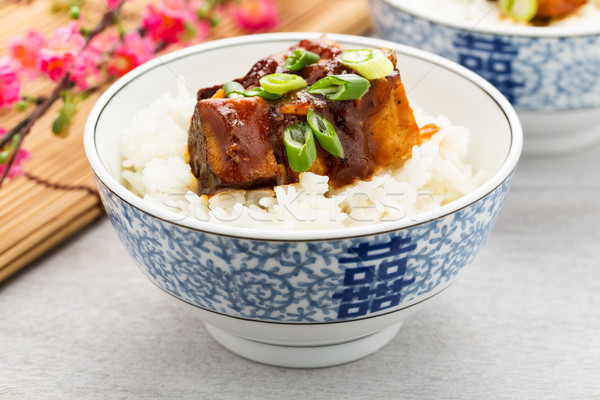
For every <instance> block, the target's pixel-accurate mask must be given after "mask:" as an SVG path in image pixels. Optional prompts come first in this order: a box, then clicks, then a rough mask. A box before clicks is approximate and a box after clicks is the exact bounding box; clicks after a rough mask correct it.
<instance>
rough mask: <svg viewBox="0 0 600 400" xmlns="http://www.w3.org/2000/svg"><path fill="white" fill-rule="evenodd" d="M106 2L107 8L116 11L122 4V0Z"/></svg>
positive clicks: (108, 0)
mask: <svg viewBox="0 0 600 400" xmlns="http://www.w3.org/2000/svg"><path fill="white" fill-rule="evenodd" d="M105 1H106V7H108V8H110V9H111V10H114V9H115V8H117V6H118V5H119V3H120V2H121V0H105Z"/></svg>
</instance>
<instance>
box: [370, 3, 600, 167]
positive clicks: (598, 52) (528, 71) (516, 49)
mask: <svg viewBox="0 0 600 400" xmlns="http://www.w3.org/2000/svg"><path fill="white" fill-rule="evenodd" d="M369 2H370V6H371V14H372V19H373V26H374V28H375V30H376V32H377V33H378V35H379V36H381V37H382V38H384V39H387V40H392V41H395V42H398V43H403V44H407V45H409V46H414V47H417V48H420V49H423V50H426V51H430V52H432V53H435V54H438V55H440V56H442V57H445V58H448V59H450V60H453V61H455V62H457V63H459V64H461V65H463V66H465V67H467V68H469V69H470V70H472V71H474V72H476V73H478V74H479V75H481V76H483V77H484V78H485V79H487V80H488V81H489V82H491V83H492V84H494V86H495V87H496V88H497V89H499V90H500V91H501V92H502V93H503V94H504V95H505V96H506V98H508V99H509V100H510V102H511V103H512V105H513V106H514V107H515V108H516V110H517V113H518V115H519V117H520V119H521V122H522V123H523V130H524V132H525V147H524V151H525V152H526V153H529V154H542V155H545V154H554V153H566V152H571V151H574V150H578V149H582V148H585V147H586V146H588V145H590V144H592V143H596V142H599V141H600V25H593V26H560V27H529V26H517V25H508V24H489V23H488V24H486V23H483V22H481V21H472V22H471V21H464V20H463V21H461V20H456V19H453V18H451V17H450V16H445V15H440V14H436V13H432V12H430V11H427V10H425V9H423V7H422V6H420V4H419V2H418V1H414V2H407V1H400V0H369ZM492 8H493V3H490V9H492ZM491 12H497V11H496V10H493V9H492V11H491ZM598 12H599V13H600V10H599V11H598ZM462 99H464V96H459V99H458V101H468V99H464V100H462Z"/></svg>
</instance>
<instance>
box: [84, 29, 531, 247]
mask: <svg viewBox="0 0 600 400" xmlns="http://www.w3.org/2000/svg"><path fill="white" fill-rule="evenodd" d="M323 34H326V35H327V36H328V37H330V38H332V39H334V40H336V41H338V42H347V43H351V44H352V45H357V46H365V47H388V48H392V49H394V50H395V51H397V52H398V53H401V54H403V55H406V56H409V57H415V58H418V59H421V60H423V61H426V62H429V63H431V64H433V66H434V67H442V68H445V69H447V70H449V71H450V72H453V73H455V74H457V75H459V76H460V77H461V78H464V79H466V80H468V81H470V82H471V83H472V84H474V85H476V86H478V87H479V88H480V89H481V90H482V91H483V92H484V93H485V94H486V95H487V96H489V97H490V98H491V100H492V101H494V102H495V103H496V104H497V105H498V107H499V109H500V111H501V112H502V113H503V114H504V116H505V118H506V120H507V122H508V125H509V130H510V134H511V140H510V147H509V150H508V153H507V155H506V157H505V159H504V161H503V163H502V165H501V166H500V168H498V170H497V171H496V172H495V173H494V174H493V175H492V176H491V177H490V178H489V179H488V180H487V181H486V182H485V183H484V184H483V185H481V186H479V187H478V188H477V189H476V190H475V191H473V192H472V193H469V194H468V195H466V196H463V197H461V198H460V199H458V200H455V201H452V202H450V203H448V204H446V205H443V206H441V207H438V208H437V209H435V210H433V211H431V212H427V213H421V214H418V215H415V216H412V217H407V218H403V219H401V220H397V221H386V222H379V223H375V224H369V225H364V226H358V227H351V228H338V229H325V230H314V229H311V230H283V229H257V228H242V227H235V226H230V225H226V224H218V223H215V222H209V221H201V220H198V219H195V218H192V217H182V216H181V215H179V214H177V213H174V212H172V211H168V210H166V209H163V208H161V207H158V206H155V205H153V204H150V203H149V202H147V201H145V200H143V199H142V198H141V197H138V196H137V195H135V194H133V193H132V192H131V191H129V190H128V189H126V188H125V187H124V186H123V185H122V184H121V183H120V182H119V181H118V180H117V179H115V177H113V176H112V175H111V173H110V172H109V171H108V169H107V168H106V167H105V166H104V164H103V162H102V160H101V159H100V155H99V154H98V149H97V147H96V126H97V123H98V121H99V118H100V116H101V115H102V112H103V110H104V108H105V107H106V106H107V104H108V103H109V102H110V100H111V99H112V98H113V97H114V96H115V95H117V94H118V93H119V92H120V91H121V90H122V89H123V88H124V87H125V86H127V84H129V83H130V82H132V81H134V80H135V79H137V78H138V77H140V76H142V75H143V74H144V73H146V72H148V71H150V70H152V69H154V68H157V67H161V66H164V65H166V64H168V63H169V62H171V61H175V60H178V59H181V58H185V57H188V56H191V55H195V54H197V53H201V52H205V51H210V50H213V49H216V48H223V47H233V46H240V45H244V44H251V43H258V42H273V44H276V43H277V42H290V41H299V40H302V39H306V38H310V39H315V38H318V37H320V36H322V35H323ZM83 141H84V149H85V153H86V156H87V158H88V162H89V164H90V166H91V168H92V171H93V173H94V175H95V176H96V178H97V179H98V180H99V181H100V182H101V183H102V184H103V185H104V186H105V187H106V189H108V190H109V191H110V192H112V193H113V194H114V195H115V196H117V197H118V198H120V199H121V200H122V201H124V202H125V203H127V204H129V205H130V206H132V207H134V208H136V209H138V210H140V211H141V212H143V213H146V214H149V215H151V216H153V217H154V218H157V219H159V220H162V221H164V222H167V223H170V224H174V225H178V226H180V227H184V228H187V229H191V230H195V231H199V232H203V233H207V234H214V235H219V236H226V237H233V238H238V239H246V240H255V241H274V242H298V241H328V240H341V239H349V238H356V237H363V236H370V235H379V234H385V233H389V232H394V231H398V230H400V229H406V228H411V227H415V226H418V225H422V224H426V223H429V222H431V221H434V220H436V219H440V218H443V217H446V216H448V215H451V214H453V213H455V212H457V211H459V210H461V209H463V208H466V207H468V206H470V205H472V204H474V203H476V202H478V201H480V200H481V199H483V198H484V197H486V196H487V195H488V194H490V193H491V192H493V191H494V190H495V189H497V188H498V187H499V186H501V185H502V184H503V183H504V181H505V180H507V179H508V178H509V177H510V176H511V174H512V172H513V170H514V169H515V167H516V164H517V162H518V160H519V157H520V154H521V150H522V147H523V131H522V127H521V123H520V121H519V118H518V116H517V114H516V111H515V110H514V108H513V107H512V105H511V104H510V103H509V101H508V100H507V99H506V98H505V97H504V96H503V95H502V94H501V93H500V92H499V91H498V90H497V89H496V88H495V87H494V86H492V85H491V84H490V83H488V82H487V81H486V80H484V79H483V78H481V77H480V76H479V75H477V74H475V73H474V72H472V71H470V70H468V69H466V68H465V67H462V66H460V65H458V64H457V63H454V62H452V61H450V60H448V59H445V58H443V57H440V56H437V55H434V54H432V53H429V52H426V51H423V50H419V49H415V48H412V47H409V46H405V45H401V44H398V43H393V42H389V41H385V40H381V39H375V38H368V37H362V36H354V35H344V34H333V33H320V32H310V33H308V32H286V33H264V34H256V35H247V36H239V37H233V38H227V39H220V40H215V41H210V42H205V43H201V44H198V45H194V46H190V47H187V48H184V49H181V50H177V51H174V52H172V53H169V54H167V55H164V56H160V57H157V58H156V59H154V60H151V61H149V62H147V63H145V64H143V65H141V66H139V67H137V68H135V69H134V70H132V71H130V72H129V73H127V74H126V75H124V76H123V77H121V78H120V79H118V80H117V81H116V82H114V83H113V84H112V85H111V86H110V87H109V88H108V89H107V90H106V91H105V92H104V93H103V94H102V95H101V96H100V98H99V99H98V100H97V102H96V104H95V105H94V107H93V108H92V110H91V111H90V113H89V115H88V118H87V121H86V124H85V127H84V137H83Z"/></svg>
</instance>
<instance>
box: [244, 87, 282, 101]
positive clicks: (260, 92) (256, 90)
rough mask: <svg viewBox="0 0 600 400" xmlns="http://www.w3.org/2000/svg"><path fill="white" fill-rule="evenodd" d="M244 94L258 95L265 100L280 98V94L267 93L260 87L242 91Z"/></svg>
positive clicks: (248, 95) (249, 95)
mask: <svg viewBox="0 0 600 400" xmlns="http://www.w3.org/2000/svg"><path fill="white" fill-rule="evenodd" d="M244 96H247V97H253V96H259V97H262V98H264V99H267V100H277V99H280V98H281V95H280V94H276V93H269V92H267V91H266V90H265V89H263V88H261V87H257V88H254V89H248V90H246V91H245V92H244Z"/></svg>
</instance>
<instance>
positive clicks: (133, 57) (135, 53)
mask: <svg viewBox="0 0 600 400" xmlns="http://www.w3.org/2000/svg"><path fill="white" fill-rule="evenodd" d="M153 48H154V43H153V42H152V41H151V40H150V39H149V38H142V37H140V35H139V34H138V33H137V32H131V33H128V34H126V35H125V36H124V37H123V41H122V42H121V43H120V44H119V45H118V46H117V48H116V49H115V51H114V52H113V55H112V57H111V58H110V60H109V61H108V63H107V65H106V70H107V71H108V73H109V74H111V75H117V76H123V75H125V74H126V73H127V72H129V71H131V70H132V69H134V68H135V67H137V66H139V65H142V64H143V63H145V62H146V61H148V60H151V59H152V58H154V53H153V51H152V49H153Z"/></svg>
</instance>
